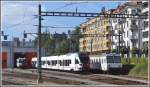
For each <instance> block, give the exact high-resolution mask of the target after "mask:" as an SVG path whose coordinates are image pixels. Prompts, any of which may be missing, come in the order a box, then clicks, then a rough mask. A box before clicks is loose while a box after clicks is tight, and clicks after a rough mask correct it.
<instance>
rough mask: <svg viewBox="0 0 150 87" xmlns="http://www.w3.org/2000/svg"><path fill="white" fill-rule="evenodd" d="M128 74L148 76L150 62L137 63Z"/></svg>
mask: <svg viewBox="0 0 150 87" xmlns="http://www.w3.org/2000/svg"><path fill="white" fill-rule="evenodd" d="M128 75H129V76H140V77H147V76H148V62H146V63H143V64H137V65H136V66H135V67H134V68H133V69H131V70H130V72H129V74H128Z"/></svg>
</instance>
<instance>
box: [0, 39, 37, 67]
mask: <svg viewBox="0 0 150 87" xmlns="http://www.w3.org/2000/svg"><path fill="white" fill-rule="evenodd" d="M0 55H1V57H2V58H1V59H2V68H14V67H16V59H17V58H19V57H25V58H26V59H27V61H28V64H29V65H28V67H29V68H30V67H31V62H30V61H31V58H32V57H35V56H37V47H36V46H35V45H34V43H33V42H32V41H25V40H24V39H23V41H20V40H19V38H14V39H13V41H2V51H1V53H0Z"/></svg>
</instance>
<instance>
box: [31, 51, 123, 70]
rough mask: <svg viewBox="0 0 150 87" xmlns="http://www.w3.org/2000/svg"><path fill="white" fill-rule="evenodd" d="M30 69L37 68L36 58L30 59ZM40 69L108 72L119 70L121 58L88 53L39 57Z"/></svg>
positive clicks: (117, 55) (115, 55)
mask: <svg viewBox="0 0 150 87" xmlns="http://www.w3.org/2000/svg"><path fill="white" fill-rule="evenodd" d="M32 67H33V68H37V67H38V63H37V57H34V58H32ZM41 68H43V69H53V70H64V71H71V72H73V71H89V70H101V71H110V70H114V69H116V70H117V69H121V68H122V63H121V57H120V55H119V54H116V53H109V54H101V55H89V54H88V53H68V54H65V55H59V56H46V57H41Z"/></svg>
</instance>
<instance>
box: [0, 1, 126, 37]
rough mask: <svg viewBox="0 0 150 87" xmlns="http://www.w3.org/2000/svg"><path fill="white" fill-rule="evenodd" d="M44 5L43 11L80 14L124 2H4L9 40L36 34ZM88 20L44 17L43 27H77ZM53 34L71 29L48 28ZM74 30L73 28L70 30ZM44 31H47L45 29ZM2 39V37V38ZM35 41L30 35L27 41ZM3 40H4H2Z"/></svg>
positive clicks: (3, 13)
mask: <svg viewBox="0 0 150 87" xmlns="http://www.w3.org/2000/svg"><path fill="white" fill-rule="evenodd" d="M39 3H40V4H41V5H42V10H43V11H69V12H70V11H71V12H74V11H75V9H76V8H78V11H79V12H100V11H101V8H102V7H103V6H105V7H106V9H111V8H116V7H117V6H118V5H119V4H121V3H123V2H119V1H117V2H113V1H111V2H110V1H105V2H104V1H99V2H98V1H97V2H92V1H90V2H89V1H84V2H68V1H67V2H33V1H30V2H10V1H8V2H6V1H5V2H2V5H1V6H2V11H1V12H2V15H1V16H2V19H1V20H2V28H1V29H2V30H3V31H4V34H7V35H9V37H8V40H11V39H12V37H20V40H21V39H22V38H23V35H22V34H23V31H24V30H25V31H26V32H30V33H36V32H37V27H36V26H33V25H37V24H38V20H37V18H36V17H35V16H34V15H37V14H38V4H39ZM85 21H86V18H81V17H78V18H77V17H44V20H43V21H42V25H45V26H46V25H48V26H60V27H70V26H71V27H75V26H78V25H80V24H81V23H83V22H85ZM48 30H49V31H50V32H51V33H54V32H55V31H56V32H59V33H61V32H67V31H68V30H69V29H68V28H67V29H64V28H58V29H57V28H48ZM70 30H73V28H70ZM42 31H45V29H44V28H43V29H42ZM1 38H2V37H1ZM29 39H34V37H33V36H31V35H28V38H27V40H29ZM2 40H3V38H2Z"/></svg>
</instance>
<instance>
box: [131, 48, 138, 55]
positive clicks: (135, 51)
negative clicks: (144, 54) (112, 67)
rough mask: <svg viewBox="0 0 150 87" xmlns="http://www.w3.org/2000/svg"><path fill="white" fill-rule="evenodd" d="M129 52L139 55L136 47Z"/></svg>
mask: <svg viewBox="0 0 150 87" xmlns="http://www.w3.org/2000/svg"><path fill="white" fill-rule="evenodd" d="M131 52H132V54H138V53H139V49H138V48H136V47H133V48H132V49H131Z"/></svg>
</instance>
